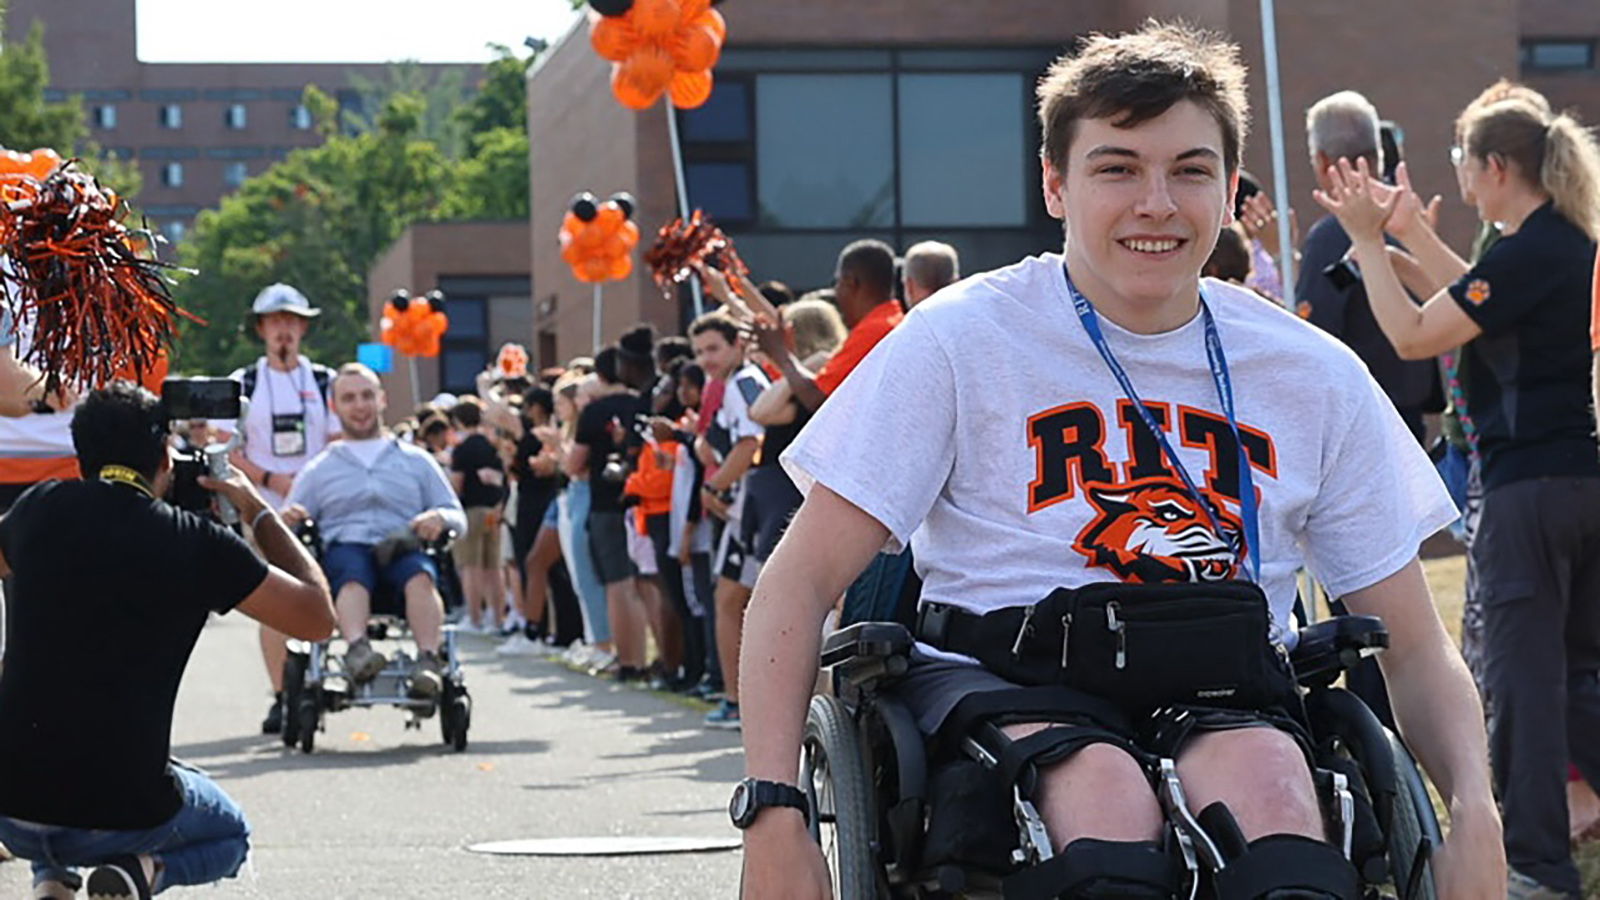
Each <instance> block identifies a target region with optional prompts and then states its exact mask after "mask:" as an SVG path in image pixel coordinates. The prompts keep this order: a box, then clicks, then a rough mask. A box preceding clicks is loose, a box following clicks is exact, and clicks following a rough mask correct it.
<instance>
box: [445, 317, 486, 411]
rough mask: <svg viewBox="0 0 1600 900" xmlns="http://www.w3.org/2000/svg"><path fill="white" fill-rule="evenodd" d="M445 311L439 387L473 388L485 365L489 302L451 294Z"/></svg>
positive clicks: (458, 390) (459, 390) (461, 390)
mask: <svg viewBox="0 0 1600 900" xmlns="http://www.w3.org/2000/svg"><path fill="white" fill-rule="evenodd" d="M445 313H446V315H448V316H449V317H450V328H449V329H448V330H447V331H445V333H444V338H443V339H442V341H441V346H440V348H439V388H440V390H444V391H449V392H450V393H452V394H460V393H469V392H471V391H473V390H476V379H477V377H478V373H479V372H482V371H483V370H484V368H485V367H487V366H488V365H489V349H488V348H489V344H488V340H489V301H488V299H487V298H485V297H458V296H455V295H451V296H450V297H449V299H448V300H447V301H446V303H445Z"/></svg>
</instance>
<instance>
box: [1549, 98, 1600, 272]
mask: <svg viewBox="0 0 1600 900" xmlns="http://www.w3.org/2000/svg"><path fill="white" fill-rule="evenodd" d="M1539 185H1540V186H1541V187H1543V188H1544V191H1545V193H1547V194H1549V195H1550V199H1551V200H1552V201H1553V202H1554V205H1555V208H1556V212H1558V213H1560V214H1561V215H1562V216H1563V217H1565V218H1566V219H1567V221H1569V222H1571V223H1572V224H1574V225H1576V226H1578V228H1580V229H1582V231H1583V233H1584V234H1587V235H1588V236H1589V240H1591V241H1600V143H1596V141H1595V137H1594V134H1593V133H1591V132H1590V131H1589V129H1587V128H1584V127H1583V126H1582V125H1579V124H1578V122H1577V120H1576V119H1574V118H1572V117H1571V116H1569V115H1567V114H1566V113H1562V114H1561V115H1558V116H1556V117H1555V118H1553V119H1551V120H1550V124H1549V125H1548V126H1547V127H1546V129H1545V145H1544V164H1543V165H1541V166H1540V167H1539Z"/></svg>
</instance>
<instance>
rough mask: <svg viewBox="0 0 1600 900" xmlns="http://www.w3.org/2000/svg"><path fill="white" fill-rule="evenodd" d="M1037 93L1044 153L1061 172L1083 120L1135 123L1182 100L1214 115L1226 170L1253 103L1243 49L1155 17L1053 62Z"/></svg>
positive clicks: (1095, 38)
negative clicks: (1250, 98) (1080, 121)
mask: <svg viewBox="0 0 1600 900" xmlns="http://www.w3.org/2000/svg"><path fill="white" fill-rule="evenodd" d="M1037 94H1038V98H1039V125H1040V127H1041V128H1042V129H1043V131H1044V146H1043V147H1042V148H1040V153H1041V154H1042V155H1043V156H1044V158H1045V160H1046V161H1047V162H1049V163H1050V164H1051V165H1053V166H1055V167H1056V169H1057V170H1058V171H1063V172H1064V171H1066V164H1067V148H1068V147H1070V146H1071V145H1072V139H1073V137H1074V136H1076V134H1077V127H1078V121H1079V120H1080V119H1110V120H1111V124H1112V125H1114V126H1116V127H1117V128H1133V127H1135V126H1137V125H1141V124H1143V123H1145V122H1148V121H1150V120H1151V119H1154V118H1157V117H1159V116H1161V115H1162V114H1164V113H1165V112H1166V111H1167V110H1169V109H1171V108H1172V107H1173V106H1175V105H1177V104H1178V103H1179V102H1180V101H1183V100H1190V101H1193V102H1194V103H1196V104H1198V105H1199V106H1200V107H1201V108H1202V109H1204V110H1205V111H1206V112H1208V113H1210V114H1211V116H1212V118H1214V119H1216V120H1217V124H1218V125H1219V126H1221V128H1222V159H1223V163H1224V165H1225V167H1226V169H1227V171H1228V173H1229V174H1232V173H1233V172H1234V171H1236V170H1237V169H1238V168H1239V157H1240V155H1241V151H1242V148H1243V146H1244V139H1245V135H1246V133H1247V132H1248V130H1249V119H1250V112H1249V109H1250V103H1249V99H1248V97H1247V95H1246V93H1245V68H1244V64H1243V63H1242V62H1240V61H1239V48H1238V47H1237V46H1236V45H1234V44H1232V43H1230V42H1229V41H1227V40H1226V39H1224V38H1223V37H1222V36H1221V35H1218V34H1215V33H1212V32H1209V31H1203V30H1201V29H1198V28H1194V27H1192V26H1188V25H1181V24H1164V23H1160V22H1156V21H1154V20H1151V21H1148V22H1146V23H1145V26H1144V27H1143V28H1141V29H1139V30H1138V31H1135V32H1130V33H1128V34H1121V35H1116V36H1114V37H1113V36H1108V35H1104V34H1093V35H1090V36H1089V37H1088V38H1087V39H1086V40H1085V41H1084V42H1083V46H1082V47H1080V48H1079V50H1078V52H1077V53H1076V54H1069V55H1067V56H1063V57H1061V58H1060V59H1058V60H1056V61H1055V63H1054V64H1053V65H1051V66H1050V68H1049V70H1048V71H1046V72H1045V74H1044V77H1043V78H1041V79H1039V89H1038V92H1037Z"/></svg>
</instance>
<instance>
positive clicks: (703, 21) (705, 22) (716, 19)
mask: <svg viewBox="0 0 1600 900" xmlns="http://www.w3.org/2000/svg"><path fill="white" fill-rule="evenodd" d="M689 24H691V25H700V26H703V27H705V28H709V29H711V33H712V34H714V35H716V36H717V45H718V46H721V45H722V44H726V43H727V42H728V21H727V20H726V19H724V18H722V13H719V12H717V11H716V10H714V9H708V10H706V11H705V12H703V13H701V14H700V15H698V16H696V17H695V19H694V21H693V22H690V23H689Z"/></svg>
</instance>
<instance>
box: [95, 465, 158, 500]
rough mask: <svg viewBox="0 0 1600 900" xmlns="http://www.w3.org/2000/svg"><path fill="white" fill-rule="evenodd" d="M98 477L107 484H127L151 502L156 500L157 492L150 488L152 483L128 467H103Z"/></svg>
mask: <svg viewBox="0 0 1600 900" xmlns="http://www.w3.org/2000/svg"><path fill="white" fill-rule="evenodd" d="M97 477H98V478H99V479H100V480H101V481H103V482H105V483H106V484H125V485H127V486H128V487H131V488H133V489H134V490H136V491H138V492H139V493H141V494H143V495H145V496H146V497H149V498H150V499H151V500H154V499H155V498H156V492H155V491H154V490H153V489H152V488H151V487H150V482H148V481H146V480H145V477H144V476H143V475H140V474H139V473H138V472H136V471H134V470H133V469H130V468H128V467H127V466H116V465H112V466H101V467H100V473H99V475H98V476H97Z"/></svg>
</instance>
